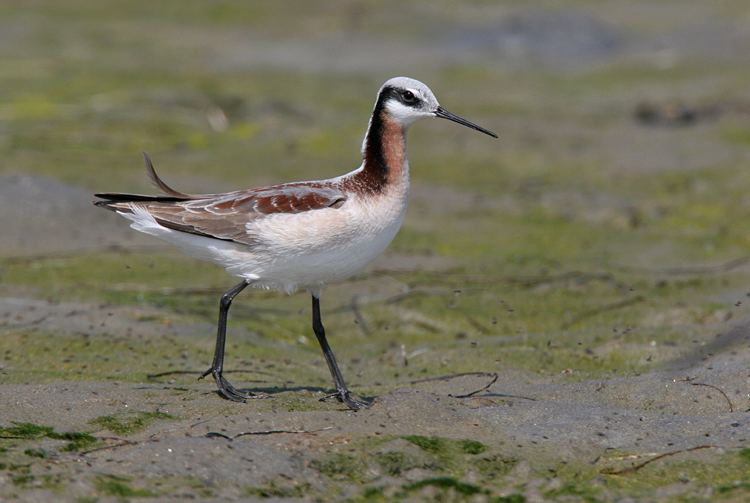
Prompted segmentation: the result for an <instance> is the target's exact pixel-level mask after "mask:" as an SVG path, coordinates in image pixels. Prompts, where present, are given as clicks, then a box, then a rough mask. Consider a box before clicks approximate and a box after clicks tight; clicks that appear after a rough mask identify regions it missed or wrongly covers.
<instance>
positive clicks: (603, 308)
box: [561, 295, 644, 330]
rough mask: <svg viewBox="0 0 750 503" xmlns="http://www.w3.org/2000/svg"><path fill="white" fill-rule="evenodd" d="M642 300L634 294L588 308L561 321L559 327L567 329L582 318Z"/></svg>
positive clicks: (641, 297)
mask: <svg viewBox="0 0 750 503" xmlns="http://www.w3.org/2000/svg"><path fill="white" fill-rule="evenodd" d="M643 300H644V298H643V296H641V295H636V296H635V297H632V298H630V299H625V300H621V301H619V302H613V303H611V304H605V305H603V306H600V307H597V308H595V309H590V310H588V311H584V312H582V313H581V314H579V315H578V316H575V317H574V318H573V319H571V320H570V321H568V322H566V323H563V324H562V327H561V328H562V329H563V330H565V329H568V328H570V327H572V326H573V325H576V324H578V323H580V322H582V321H583V320H586V319H588V318H592V317H594V316H597V315H599V314H602V313H606V312H609V311H615V310H617V309H622V308H623V307H628V306H632V305H633V304H637V303H639V302H642V301H643Z"/></svg>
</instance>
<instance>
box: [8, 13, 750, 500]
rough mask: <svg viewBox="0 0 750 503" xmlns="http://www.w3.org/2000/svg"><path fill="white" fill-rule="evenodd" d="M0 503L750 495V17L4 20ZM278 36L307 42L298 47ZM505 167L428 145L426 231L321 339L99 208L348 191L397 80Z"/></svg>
mask: <svg viewBox="0 0 750 503" xmlns="http://www.w3.org/2000/svg"><path fill="white" fill-rule="evenodd" d="M0 10H1V11H2V16H0V23H1V24H2V29H0V40H2V42H3V43H2V44H0V62H2V65H3V72H1V73H0V93H2V95H3V96H4V97H5V99H4V103H3V104H0V153H1V154H2V155H1V156H0V159H2V161H0V499H2V500H11V501H12V500H18V501H29V502H46V501H75V502H91V501H121V500H137V499H143V500H149V499H151V500H156V501H183V500H200V501H227V500H241V501H261V500H263V501H265V500H271V501H298V500H299V501H477V502H480V501H496V502H522V501H529V502H536V501H745V500H747V499H748V498H750V475H748V474H750V371H749V370H748V369H750V309H749V308H748V305H750V258H749V257H750V224H748V222H750V203H749V201H750V199H748V197H747V192H748V191H747V188H748V187H750V175H749V174H748V173H750V171H748V170H747V167H748V162H750V129H749V128H748V126H747V124H748V122H747V121H748V117H750V107H749V105H748V104H749V103H750V94H749V93H748V89H750V72H748V69H747V68H746V65H744V64H743V63H744V59H743V58H744V56H745V54H746V53H747V50H748V49H750V32H748V30H747V24H748V22H749V21H750V17H749V16H750V13H748V10H747V8H746V6H745V5H744V3H743V2H740V1H736V2H732V1H729V2H721V3H715V4H713V3H706V2H677V1H675V2H671V1H665V2H659V3H658V4H653V3H650V2H629V3H627V4H624V3H621V2H589V1H583V0H581V1H574V2H569V3H567V4H566V5H564V6H563V5H558V4H556V3H549V2H533V3H531V4H528V5H524V6H521V5H519V4H515V3H513V4H511V3H508V4H488V3H485V2H462V3H461V4H457V3H452V2H431V3H430V4H427V5H426V4H416V3H413V4H412V3H403V2H385V3H383V2H379V3H378V4H374V3H373V4H370V3H368V2H356V3H348V2H347V3H340V4H339V3H325V4H323V3H313V2H306V3H305V4H300V5H299V6H297V8H296V9H295V10H294V12H293V13H292V14H290V11H289V10H287V9H285V8H283V6H281V5H275V6H274V5H273V4H269V5H260V6H250V5H245V4H237V3H234V2H212V3H211V4H204V3H201V2H182V3H181V4H180V7H179V8H177V7H169V6H168V5H167V4H160V5H158V6H157V5H156V4H153V5H152V3H148V2H140V1H132V2H122V3H117V4H112V5H109V6H104V7H102V6H93V5H91V4H87V3H84V2H74V1H71V2H63V3H60V2H55V3H49V4H46V3H43V4H38V5H37V4H35V5H34V6H21V5H11V4H7V5H4V6H0ZM290 23H291V24H292V25H293V26H294V29H293V30H291V29H290V26H291V25H290ZM396 74H409V75H411V76H414V77H416V78H420V79H422V80H424V81H426V82H427V83H428V84H429V85H430V86H431V87H432V88H433V90H434V91H435V92H436V94H437V96H438V98H439V99H440V100H441V102H442V104H443V105H445V106H446V108H448V109H450V110H452V111H455V112H456V113H459V114H462V115H465V116H467V117H469V118H470V119H472V120H474V121H476V122H477V123H480V124H482V125H485V126H487V127H489V128H490V129H493V130H496V131H497V132H498V133H499V134H500V136H501V140H500V141H498V142H492V141H490V140H489V139H487V138H482V137H480V136H479V135H474V134H472V132H470V131H468V130H465V131H464V130H461V129H460V128H458V127H452V125H451V124H447V123H443V122H438V121H434V123H425V124H422V123H420V124H418V125H416V126H415V127H414V129H413V131H411V132H410V154H411V155H410V158H411V163H412V171H413V178H414V181H413V184H414V188H413V193H412V200H411V206H410V209H409V214H408V216H407V221H406V223H405V225H404V228H403V229H402V232H401V233H400V234H399V236H398V237H397V239H396V240H395V241H394V243H393V245H392V246H391V248H389V250H388V252H387V253H386V254H385V255H384V256H383V257H381V258H380V259H378V261H376V262H375V263H374V264H373V265H372V266H371V267H370V268H369V269H368V270H367V271H364V272H363V273H362V274H360V275H359V276H357V277H355V278H352V279H351V280H349V281H347V282H345V283H343V284H341V285H337V286H335V287H331V288H329V289H328V290H327V291H325V292H324V296H323V319H324V321H325V323H326V327H327V330H328V332H329V338H330V342H331V345H332V346H333V349H334V351H335V352H336V354H337V356H338V359H339V361H340V364H341V366H342V370H343V372H344V375H345V377H346V378H347V381H348V382H349V384H350V387H351V388H352V389H353V390H355V391H356V392H357V393H358V394H360V395H362V396H364V397H367V398H369V399H372V400H373V405H372V407H371V408H369V409H367V410H363V411H359V412H351V411H348V410H346V409H345V408H343V407H342V406H341V405H340V404H339V403H337V402H335V401H331V400H328V401H324V400H323V401H322V400H321V398H323V397H325V396H326V394H327V393H329V392H330V391H331V383H330V378H329V375H328V371H327V369H326V367H325V364H324V361H323V358H322V355H321V354H320V351H319V349H318V348H317V344H316V342H315V338H314V337H313V334H312V331H311V328H310V320H309V318H310V307H309V298H308V297H307V295H306V294H304V293H298V294H295V295H292V296H288V297H287V296H281V295H277V294H273V293H269V292H259V291H252V292H246V293H243V294H242V295H241V296H240V297H239V298H238V299H237V301H236V302H235V305H234V306H233V309H232V314H231V319H230V325H229V327H230V328H229V339H228V349H227V358H228V360H227V368H228V370H229V372H228V373H227V376H228V377H229V378H230V379H231V380H232V381H233V382H234V383H235V384H236V385H238V386H241V387H248V388H250V389H254V390H257V391H261V392H264V393H267V394H269V397H268V398H264V399H257V400H251V401H249V402H247V403H233V402H229V401H226V400H223V399H222V398H221V397H219V396H218V395H217V394H216V392H215V388H214V384H213V383H212V382H210V381H206V380H201V381H199V380H197V377H198V376H199V375H200V373H201V372H202V371H203V370H205V369H206V368H207V366H208V364H209V362H210V360H211V354H212V350H213V337H214V330H215V317H216V310H217V304H218V299H219V296H220V295H221V293H222V292H223V291H224V290H226V289H227V288H229V287H230V286H231V285H232V283H233V281H234V280H233V279H232V278H230V277H228V276H227V275H226V274H225V273H224V272H223V271H221V270H218V269H217V268H214V267H213V266H211V265H209V264H204V263H201V262H196V261H194V260H192V259H189V258H185V257H183V256H181V255H179V253H178V252H176V251H174V250H172V249H171V248H169V247H168V246H166V245H163V244H161V243H158V242H154V241H153V240H151V239H149V238H148V237H147V236H143V235H139V234H137V233H135V232H134V231H131V230H130V229H128V227H127V225H126V223H125V222H124V221H122V220H120V219H118V218H117V217H116V216H115V215H112V214H110V213H107V212H103V211H101V210H98V209H96V208H94V207H93V206H92V205H91V199H92V198H91V193H92V192H94V191H113V190H121V191H138V192H149V191H152V190H153V189H152V188H150V187H149V185H148V182H147V180H146V177H145V176H144V170H143V168H142V167H141V165H140V152H141V151H149V152H150V153H151V154H152V157H153V158H154V161H155V163H156V166H157V168H158V169H159V171H160V173H161V174H162V175H163V176H164V178H165V179H167V180H168V181H169V182H170V183H171V184H173V185H175V186H176V187H177V188H179V189H183V190H185V191H188V192H191V191H192V192H213V191H219V190H227V189H231V188H237V187H242V186H253V185H260V184H263V183H270V182H278V181H284V180H294V179H303V178H318V177H326V176H334V175H337V174H340V173H341V172H344V171H345V170H347V169H350V168H351V167H353V166H354V165H355V164H356V163H357V161H358V155H357V149H358V147H359V142H360V140H361V138H360V136H361V134H362V132H363V131H364V128H365V125H366V118H367V114H368V112H369V110H370V107H371V106H372V104H371V99H372V97H373V96H374V94H375V90H376V89H377V86H378V85H379V84H380V83H381V82H382V81H383V80H385V79H386V78H388V77H390V76H392V75H396Z"/></svg>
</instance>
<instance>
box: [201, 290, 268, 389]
mask: <svg viewBox="0 0 750 503" xmlns="http://www.w3.org/2000/svg"><path fill="white" fill-rule="evenodd" d="M249 284H250V283H249V282H248V281H246V280H243V281H242V282H241V283H239V284H237V285H235V286H234V287H232V288H231V289H230V290H229V291H227V292H226V293H225V294H224V295H222V296H221V301H220V302H219V327H218V332H217V334H216V350H215V351H214V360H213V363H211V368H209V369H208V370H206V371H205V372H203V374H202V375H201V376H200V377H199V379H202V378H204V377H206V376H207V375H208V374H211V375H213V377H214V380H215V381H216V385H217V386H218V387H219V394H220V395H221V396H223V397H224V398H228V399H229V400H233V401H235V402H244V401H245V400H246V399H248V398H263V397H264V396H266V395H262V394H257V393H251V392H245V391H240V390H238V389H237V388H235V387H234V386H232V384H231V383H230V382H229V381H227V380H226V379H225V378H224V375H223V371H224V346H225V343H226V339H227V317H228V315H229V307H230V306H231V305H232V301H233V300H234V298H235V297H236V296H237V294H239V293H240V292H241V291H242V290H244V289H245V288H246V287H247V286H248V285H249Z"/></svg>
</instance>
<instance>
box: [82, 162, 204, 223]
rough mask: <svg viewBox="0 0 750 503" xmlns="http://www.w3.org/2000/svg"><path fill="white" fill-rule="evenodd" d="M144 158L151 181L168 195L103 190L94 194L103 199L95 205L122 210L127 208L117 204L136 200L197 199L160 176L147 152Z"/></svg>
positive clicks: (169, 201)
mask: <svg viewBox="0 0 750 503" xmlns="http://www.w3.org/2000/svg"><path fill="white" fill-rule="evenodd" d="M143 159H144V161H145V162H146V171H147V172H148V177H149V178H150V179H151V181H152V182H153V183H154V185H156V186H157V187H158V188H159V189H161V190H162V192H164V193H165V194H168V195H166V196H147V195H143V194H122V193H119V192H102V193H99V194H94V196H95V197H98V198H99V199H102V201H94V205H96V206H100V207H103V208H107V209H108V210H112V211H121V210H125V209H126V208H123V207H122V206H117V204H118V203H134V202H144V201H146V202H157V203H176V202H179V201H188V200H190V199H195V196H191V195H190V194H185V193H184V192H179V191H177V190H175V189H173V188H172V187H170V186H169V185H167V184H166V183H165V182H164V180H162V179H161V178H159V175H157V174H156V170H155V169H154V164H153V163H152V162H151V158H150V157H149V156H148V154H147V153H146V152H144V153H143Z"/></svg>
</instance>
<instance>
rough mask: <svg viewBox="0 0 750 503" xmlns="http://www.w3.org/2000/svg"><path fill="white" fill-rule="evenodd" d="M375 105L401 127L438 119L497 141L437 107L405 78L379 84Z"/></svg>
mask: <svg viewBox="0 0 750 503" xmlns="http://www.w3.org/2000/svg"><path fill="white" fill-rule="evenodd" d="M378 105H380V106H381V107H382V110H383V112H385V113H386V114H388V116H389V117H390V118H392V119H393V120H395V121H396V122H398V123H399V124H401V126H403V127H405V128H406V127H408V126H410V125H411V124H413V123H414V122H415V121H417V120H419V119H423V118H426V117H440V118H442V119H448V120H450V121H453V122H456V123H458V124H461V125H464V126H467V127H470V128H472V129H476V130H477V131H481V132H482V133H484V134H487V135H490V136H492V137H494V138H497V135H496V134H495V133H493V132H492V131H490V130H488V129H485V128H483V127H481V126H478V125H476V124H474V123H473V122H470V121H468V120H466V119H464V118H463V117H459V116H458V115H456V114H453V113H451V112H449V111H447V110H446V109H444V108H443V107H441V106H440V104H439V103H438V100H437V98H435V95H434V94H433V93H432V91H431V90H430V88H429V87H427V86H426V85H424V84H423V83H422V82H420V81H418V80H414V79H410V78H408V77H395V78H392V79H390V80H388V81H387V82H386V83H385V84H383V87H381V88H380V91H378V100H377V105H376V106H378Z"/></svg>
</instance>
